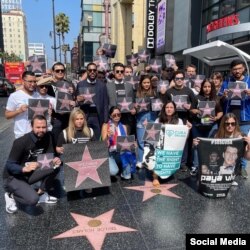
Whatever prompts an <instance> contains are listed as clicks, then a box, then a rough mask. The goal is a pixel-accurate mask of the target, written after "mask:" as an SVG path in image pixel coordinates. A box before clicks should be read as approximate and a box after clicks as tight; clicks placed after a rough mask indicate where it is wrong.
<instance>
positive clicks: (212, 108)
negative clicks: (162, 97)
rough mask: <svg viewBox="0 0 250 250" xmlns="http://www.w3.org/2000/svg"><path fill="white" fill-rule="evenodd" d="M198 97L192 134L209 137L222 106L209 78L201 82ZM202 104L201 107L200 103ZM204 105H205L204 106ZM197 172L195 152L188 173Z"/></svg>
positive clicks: (193, 173)
mask: <svg viewBox="0 0 250 250" xmlns="http://www.w3.org/2000/svg"><path fill="white" fill-rule="evenodd" d="M196 97H197V99H198V105H197V107H196V108H195V109H193V110H192V113H193V127H192V136H193V138H196V137H204V138H207V137H210V135H211V134H212V133H213V131H215V130H217V129H218V124H217V121H219V120H220V119H221V117H222V116H223V112H222V108H221V106H220V101H219V98H218V97H217V95H216V89H215V85H214V83H213V82H212V81H210V80H209V79H205V80H204V81H203V82H202V83H201V90H200V93H199V95H197V96H196ZM201 104H203V107H202V105H201ZM204 105H205V106H204ZM197 172H198V159H197V154H193V166H192V168H191V171H190V174H191V175H193V176H194V175H196V174H197Z"/></svg>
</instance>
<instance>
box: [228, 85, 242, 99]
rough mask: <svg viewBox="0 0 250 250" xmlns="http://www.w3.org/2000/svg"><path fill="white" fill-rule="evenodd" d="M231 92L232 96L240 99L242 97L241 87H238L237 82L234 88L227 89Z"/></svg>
mask: <svg viewBox="0 0 250 250" xmlns="http://www.w3.org/2000/svg"><path fill="white" fill-rule="evenodd" d="M229 90H230V91H231V92H232V96H231V98H233V97H239V98H240V99H241V98H242V96H241V93H242V89H240V86H239V84H238V83H237V84H236V86H235V88H234V89H229Z"/></svg>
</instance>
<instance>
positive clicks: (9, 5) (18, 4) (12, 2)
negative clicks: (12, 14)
mask: <svg viewBox="0 0 250 250" xmlns="http://www.w3.org/2000/svg"><path fill="white" fill-rule="evenodd" d="M1 6H2V12H9V11H10V10H22V0H1Z"/></svg>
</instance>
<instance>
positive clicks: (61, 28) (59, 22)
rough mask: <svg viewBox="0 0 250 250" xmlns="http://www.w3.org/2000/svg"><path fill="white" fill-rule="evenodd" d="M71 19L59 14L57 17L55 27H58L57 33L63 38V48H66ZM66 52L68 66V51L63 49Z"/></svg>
mask: <svg viewBox="0 0 250 250" xmlns="http://www.w3.org/2000/svg"><path fill="white" fill-rule="evenodd" d="M69 24H70V22H69V17H68V16H66V14H65V13H59V14H58V15H56V17H55V26H56V32H57V33H58V34H61V37H62V44H63V45H62V48H66V46H65V33H66V34H67V33H68V32H69ZM63 52H64V63H65V64H66V50H65V49H63Z"/></svg>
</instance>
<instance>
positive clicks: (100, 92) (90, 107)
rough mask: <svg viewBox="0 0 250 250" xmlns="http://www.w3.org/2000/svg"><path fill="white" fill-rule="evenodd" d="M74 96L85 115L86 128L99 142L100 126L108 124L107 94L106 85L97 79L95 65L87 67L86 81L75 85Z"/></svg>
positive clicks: (91, 64)
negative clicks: (91, 131) (92, 131)
mask: <svg viewBox="0 0 250 250" xmlns="http://www.w3.org/2000/svg"><path fill="white" fill-rule="evenodd" d="M81 91H85V93H83V92H81ZM86 91H88V92H86ZM76 96H77V102H78V104H79V106H80V108H81V109H82V110H83V111H84V113H85V114H86V117H87V122H88V126H89V127H91V128H92V129H93V130H94V136H95V138H96V139H97V140H99V138H100V136H101V128H102V125H103V123H107V122H108V94H107V87H106V84H104V83H103V82H102V81H101V80H98V79H97V66H96V64H95V63H89V64H88V65H87V79H86V80H84V81H81V82H79V83H78V84H77V88H76Z"/></svg>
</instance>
